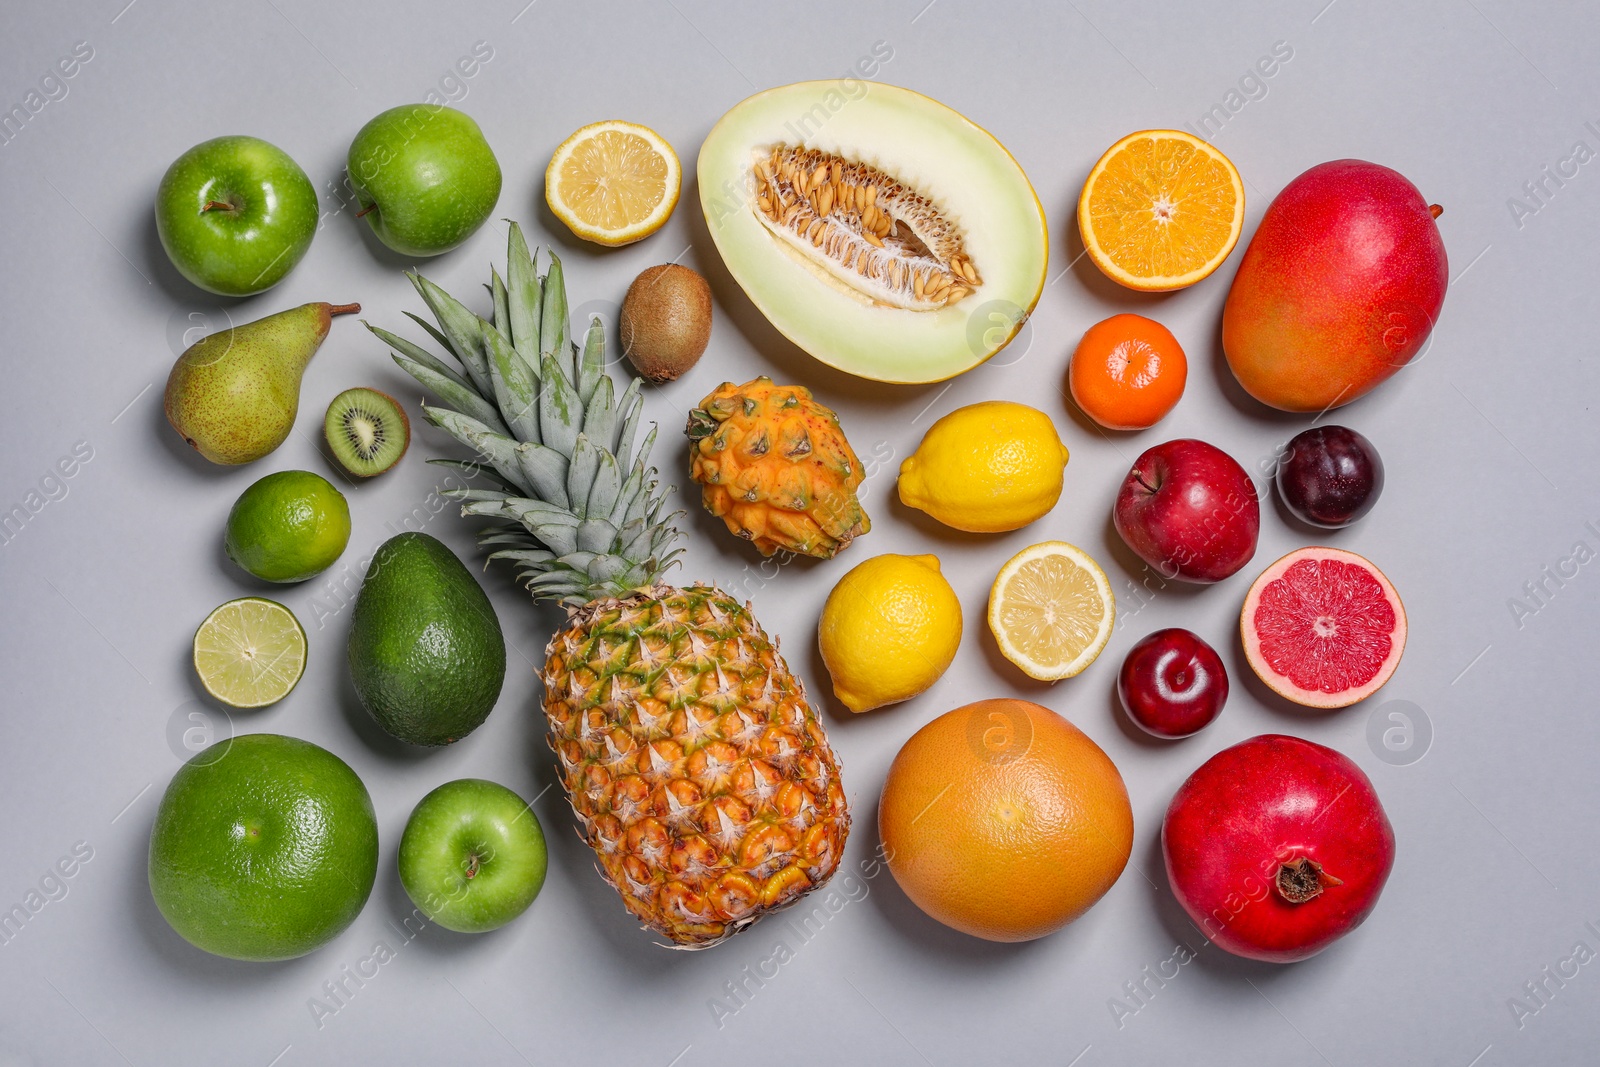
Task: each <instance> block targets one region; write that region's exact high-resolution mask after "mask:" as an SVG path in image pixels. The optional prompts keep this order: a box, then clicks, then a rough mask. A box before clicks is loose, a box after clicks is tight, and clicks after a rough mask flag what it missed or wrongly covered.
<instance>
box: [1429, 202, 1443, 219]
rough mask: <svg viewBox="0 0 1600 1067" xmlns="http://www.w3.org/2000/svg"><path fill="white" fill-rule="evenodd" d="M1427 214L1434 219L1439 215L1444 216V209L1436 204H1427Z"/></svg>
mask: <svg viewBox="0 0 1600 1067" xmlns="http://www.w3.org/2000/svg"><path fill="white" fill-rule="evenodd" d="M1428 214H1430V215H1432V216H1433V217H1434V218H1438V217H1439V216H1440V215H1443V214H1444V208H1442V207H1440V206H1439V205H1438V204H1429V205H1428Z"/></svg>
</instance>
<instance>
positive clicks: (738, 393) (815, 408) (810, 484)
mask: <svg viewBox="0 0 1600 1067" xmlns="http://www.w3.org/2000/svg"><path fill="white" fill-rule="evenodd" d="M684 432H685V433H686V434H687V435H688V437H689V441H690V460H689V473H690V475H691V476H692V477H693V478H694V480H695V481H697V482H699V483H700V485H701V486H702V489H701V493H700V496H701V500H702V502H703V503H704V504H705V506H706V510H707V511H709V512H711V514H713V515H715V516H717V517H718V518H720V519H721V520H722V521H723V522H725V523H727V525H728V529H729V530H731V531H732V532H733V533H734V534H735V535H737V536H739V537H742V538H744V539H745V540H747V541H750V542H751V543H752V544H754V545H755V546H756V548H758V549H760V550H761V554H762V555H765V556H770V555H772V554H773V553H775V552H779V551H785V552H793V553H796V554H797V555H805V556H816V557H818V558H821V559H832V558H833V557H834V556H835V555H837V554H838V553H839V552H841V551H842V550H843V549H845V548H846V547H847V546H848V545H849V544H850V542H851V541H853V540H855V538H857V537H859V536H860V535H862V534H864V533H866V532H867V531H868V530H870V529H871V528H872V523H871V521H870V520H869V519H868V518H867V513H866V512H865V511H864V510H863V509H862V507H861V501H860V499H859V498H858V497H857V496H856V490H857V489H859V488H860V486H861V482H862V480H863V479H864V478H865V477H866V474H865V472H864V471H863V470H862V469H861V461H860V460H859V459H858V458H857V457H856V454H855V451H854V450H853V449H852V448H851V447H850V442H849V441H847V440H846V439H845V436H844V430H843V429H841V428H840V426H839V416H838V415H837V414H835V413H834V412H833V411H832V410H831V409H830V408H828V407H825V406H824V405H822V404H820V403H818V402H817V401H816V400H815V399H813V398H812V396H811V391H810V390H809V389H806V388H803V387H801V386H797V385H775V384H773V381H772V379H771V378H768V377H766V376H765V375H763V376H762V377H760V378H754V379H752V380H750V381H748V382H745V383H744V384H743V385H735V384H733V383H732V382H723V383H722V384H721V385H720V386H718V387H717V389H716V390H715V391H714V392H713V393H712V394H711V395H710V396H708V397H706V398H705V399H704V400H702V401H701V402H700V406H699V407H698V408H696V409H695V410H694V411H691V412H690V413H689V423H688V426H687V427H686V428H685V431H684Z"/></svg>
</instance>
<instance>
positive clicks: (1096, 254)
mask: <svg viewBox="0 0 1600 1067" xmlns="http://www.w3.org/2000/svg"><path fill="white" fill-rule="evenodd" d="M1243 228H1244V183H1243V182H1242V181H1240V179H1239V171H1238V169H1237V168H1236V167H1234V165H1233V163H1232V162H1231V161H1230V160H1229V159H1228V157H1227V156H1225V155H1223V154H1222V153H1221V152H1218V151H1217V150H1216V149H1215V148H1213V147H1211V146H1210V145H1208V144H1206V142H1204V141H1202V140H1200V139H1199V138H1198V137H1195V136H1194V135H1192V134H1187V133H1184V132H1182V131H1181V130H1141V131H1140V132H1138V133H1130V134H1129V135H1128V136H1126V137H1124V138H1123V139H1122V140H1120V141H1118V142H1117V143H1116V144H1114V145H1112V146H1111V147H1110V148H1108V149H1107V150H1106V153H1105V155H1103V156H1101V157H1100V161H1099V162H1098V163H1096V164H1095V165H1094V169H1093V170H1091V171H1090V172H1089V179H1088V181H1086V182H1084V183H1083V194H1082V195H1081V196H1079V197H1078V229H1079V231H1080V232H1081V233H1082V234H1083V246H1084V249H1085V250H1086V251H1087V252H1088V253H1089V258H1091V259H1093V260H1094V262H1095V265H1096V266H1098V267H1099V268H1100V269H1101V270H1102V271H1104V272H1105V274H1106V276H1107V277H1109V278H1110V279H1111V280H1112V281H1115V282H1119V283H1121V284H1122V285H1126V286H1127V287H1128V288H1130V289H1140V290H1143V291H1145V292H1167V291H1169V290H1172V289H1182V288H1184V287H1185V286H1188V285H1193V284H1194V283H1195V282H1197V281H1199V280H1200V279H1202V278H1204V277H1206V276H1207V275H1209V274H1210V273H1211V272H1212V271H1214V270H1216V269H1217V268H1218V267H1220V266H1221V265H1222V261H1223V260H1225V259H1227V258H1228V253H1230V252H1232V251H1233V246H1234V245H1236V244H1238V243H1239V233H1240V231H1241V230H1242V229H1243Z"/></svg>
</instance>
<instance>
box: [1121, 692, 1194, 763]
mask: <svg viewBox="0 0 1600 1067" xmlns="http://www.w3.org/2000/svg"><path fill="white" fill-rule="evenodd" d="M1106 696H1107V697H1108V698H1109V700H1108V706H1109V708H1110V711H1111V721H1112V722H1114V723H1116V724H1117V729H1119V730H1121V731H1122V736H1123V737H1125V738H1127V739H1128V740H1129V741H1131V742H1133V743H1134V744H1136V745H1138V746H1139V747H1140V748H1144V749H1149V750H1150V751H1152V752H1155V751H1158V750H1160V749H1165V748H1170V747H1172V746H1173V745H1181V744H1183V742H1185V741H1187V740H1189V737H1195V736H1197V734H1190V735H1189V737H1157V736H1156V735H1155V734H1152V733H1149V732H1147V731H1146V730H1145V729H1144V728H1143V727H1141V726H1140V725H1139V724H1138V723H1136V722H1134V721H1133V719H1132V718H1130V717H1129V715H1128V713H1127V711H1126V710H1125V709H1124V708H1123V706H1122V698H1121V697H1120V696H1118V695H1117V686H1116V682H1115V681H1113V682H1112V684H1111V685H1110V686H1109V687H1108V688H1107V690H1106ZM1207 725H1208V726H1209V725H1210V724H1209V723H1207ZM1204 732H1205V731H1204V729H1203V728H1202V729H1201V730H1200V731H1199V733H1204Z"/></svg>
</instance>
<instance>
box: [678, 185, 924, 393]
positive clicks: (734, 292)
mask: <svg viewBox="0 0 1600 1067" xmlns="http://www.w3.org/2000/svg"><path fill="white" fill-rule="evenodd" d="M694 195H695V198H696V199H698V193H696V194H694ZM685 198H686V199H687V194H686V196H685ZM689 238H690V243H691V245H692V247H693V248H694V253H695V262H696V264H697V266H699V268H700V270H701V273H702V274H703V275H704V276H705V279H706V282H707V284H709V285H710V286H711V294H712V297H713V300H714V301H715V305H716V308H717V310H718V311H720V312H721V314H722V317H723V318H725V319H726V320H728V321H730V322H732V324H733V327H734V329H736V330H738V331H739V334H740V335H741V336H742V337H744V339H745V340H746V341H747V342H749V344H750V347H752V348H754V349H755V350H756V352H757V353H759V354H760V356H761V357H762V358H763V359H765V360H766V361H767V362H768V363H769V364H771V370H772V377H774V378H779V379H782V380H785V381H791V382H800V383H802V384H804V385H806V386H807V387H808V388H810V389H811V390H812V391H813V392H815V393H817V394H819V395H821V396H847V397H849V398H850V399H851V401H852V402H853V403H855V404H860V405H866V406H870V407H872V408H874V409H888V410H898V409H900V408H902V407H903V406H906V405H909V404H918V406H920V405H921V404H926V403H928V401H927V400H919V398H921V397H924V396H931V394H934V393H940V392H942V391H943V390H945V389H947V388H949V384H948V383H941V382H931V383H927V384H897V383H893V382H879V381H873V380H872V379H870V378H861V377H857V376H856V375H854V374H850V373H848V372H846V371H842V370H839V369H837V368H835V367H830V366H829V365H828V364H826V363H824V362H822V361H821V360H820V359H815V358H813V357H812V356H811V355H810V354H809V353H807V352H806V351H805V350H804V349H802V348H801V347H800V346H799V345H797V344H795V343H794V342H793V341H791V340H789V339H788V338H787V337H785V336H784V335H783V334H782V333H780V332H779V331H778V328H777V327H776V326H774V325H772V323H771V322H770V321H768V319H767V317H766V316H765V315H764V314H762V312H761V309H760V308H758V307H756V305H755V303H754V302H753V301H751V299H750V297H749V295H748V294H746V293H745V291H744V289H743V288H742V287H741V286H740V285H739V283H738V282H737V281H735V280H734V277H733V275H732V273H730V272H729V270H728V267H727V264H725V263H724V262H723V261H722V254H721V253H720V252H718V251H717V245H716V241H715V240H714V239H713V238H712V236H711V228H710V225H709V224H708V223H707V222H706V219H705V215H704V213H702V212H700V211H695V212H693V219H692V221H691V222H690V230H689ZM712 329H713V332H714V331H715V329H716V327H715V326H714V325H713V327H712ZM708 351H709V350H708ZM724 377H731V378H738V379H740V380H743V379H744V378H746V377H747V374H746V372H743V371H740V372H737V373H733V374H727V373H725V374H724Z"/></svg>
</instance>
